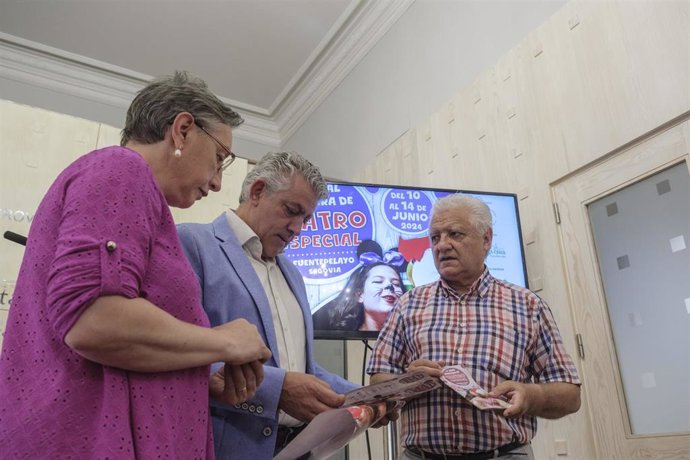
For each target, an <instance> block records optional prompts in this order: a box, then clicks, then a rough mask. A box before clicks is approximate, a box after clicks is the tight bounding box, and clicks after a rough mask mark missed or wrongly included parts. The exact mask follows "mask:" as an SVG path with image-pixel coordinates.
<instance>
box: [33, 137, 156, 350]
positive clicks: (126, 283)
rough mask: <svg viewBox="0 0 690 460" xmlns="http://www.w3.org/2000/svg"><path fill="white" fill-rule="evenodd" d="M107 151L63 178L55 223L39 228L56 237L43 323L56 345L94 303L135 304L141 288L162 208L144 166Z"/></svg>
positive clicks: (131, 156)
mask: <svg viewBox="0 0 690 460" xmlns="http://www.w3.org/2000/svg"><path fill="white" fill-rule="evenodd" d="M114 150H115V151H114V152H110V154H108V153H105V152H104V153H103V154H100V155H94V154H92V156H93V157H92V158H89V159H88V160H86V161H84V164H83V165H82V167H81V168H76V169H75V170H74V171H72V173H71V174H69V175H67V177H66V178H65V180H64V181H63V182H62V183H61V184H60V186H61V187H62V190H61V192H62V198H63V202H62V215H61V220H60V221H59V224H58V225H57V228H56V229H46V230H47V231H52V232H54V233H55V238H56V245H55V248H56V250H55V254H54V255H53V258H52V261H51V264H50V269H49V275H48V286H47V298H46V304H47V305H46V308H47V319H48V321H49V322H50V324H51V325H52V327H53V328H54V329H55V331H56V332H57V333H58V334H59V336H60V337H61V338H62V339H64V336H65V335H66V334H67V332H68V331H69V330H70V328H71V327H72V326H73V325H74V323H75V322H76V321H77V319H78V318H79V316H80V315H81V314H82V313H83V311H84V310H85V309H86V308H87V307H88V306H89V305H91V303H93V301H94V300H95V299H96V298H98V297H101V296H106V295H121V296H124V297H127V298H135V297H138V296H140V293H141V291H142V289H143V287H142V281H143V280H144V277H145V273H146V269H147V261H148V256H149V254H150V250H151V248H152V244H153V241H154V239H155V232H156V228H157V227H158V225H157V224H159V223H160V221H161V218H162V205H163V204H164V203H162V195H161V194H160V192H159V190H158V188H157V186H156V185H155V182H154V179H153V176H152V175H151V173H150V170H149V169H148V166H147V165H146V163H144V161H143V160H142V159H141V158H140V157H138V155H136V156H135V155H134V154H132V153H131V152H130V153H128V154H127V153H123V152H121V151H120V152H118V151H117V149H114ZM99 153H100V152H99Z"/></svg>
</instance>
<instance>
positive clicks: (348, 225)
mask: <svg viewBox="0 0 690 460" xmlns="http://www.w3.org/2000/svg"><path fill="white" fill-rule="evenodd" d="M328 191H329V196H328V198H326V199H324V200H321V201H320V202H319V204H318V206H317V207H316V210H315V211H314V216H313V218H312V219H311V220H310V221H309V222H307V223H306V224H304V226H303V227H302V232H301V233H300V235H299V236H297V237H296V238H295V239H294V240H293V241H292V242H291V243H290V245H289V246H288V248H287V249H286V251H285V255H286V256H287V257H288V259H290V260H291V261H292V262H293V263H294V264H295V266H296V267H297V269H298V270H299V271H300V272H301V274H302V276H303V278H304V283H305V285H306V288H307V296H308V301H309V305H310V306H311V311H312V318H313V319H314V337H315V338H317V339H338V340H342V339H375V338H376V337H377V336H378V332H379V331H378V330H377V329H378V327H376V324H377V323H380V321H372V318H378V319H380V318H381V315H387V312H388V311H390V309H391V307H390V306H391V304H392V303H394V301H395V300H397V298H398V297H399V295H401V293H402V292H404V291H407V290H409V289H411V288H413V287H414V286H420V285H422V284H426V283H430V282H433V281H436V280H438V277H439V275H438V272H437V271H436V268H435V267H434V262H433V257H432V255H431V249H430V244H429V238H428V226H429V220H430V212H431V207H432V205H433V204H434V202H435V201H436V200H438V199H439V198H441V197H443V196H445V195H450V194H453V193H457V192H462V193H465V194H468V195H473V196H476V197H478V198H480V199H482V200H484V202H485V203H486V204H487V205H488V206H489V208H490V209H491V213H492V217H493V229H494V237H493V243H492V247H491V249H490V252H489V255H488V257H487V259H486V265H487V267H488V268H489V271H490V272H491V274H492V275H493V276H495V277H496V278H500V279H504V280H506V281H509V282H511V283H514V284H517V285H520V286H524V287H527V272H526V268H525V258H524V254H523V246H522V234H521V232H520V216H519V212H518V202H517V196H516V195H515V194H510V193H488V192H476V191H467V190H446V189H434V188H419V187H401V186H389V185H373V184H354V183H346V182H329V183H328ZM377 266H378V268H377ZM365 279H366V281H365ZM358 280H359V283H358ZM365 304H366V305H367V309H368V310H367V311H368V312H370V313H371V314H369V315H366V316H367V318H365V317H364V315H363V305H365Z"/></svg>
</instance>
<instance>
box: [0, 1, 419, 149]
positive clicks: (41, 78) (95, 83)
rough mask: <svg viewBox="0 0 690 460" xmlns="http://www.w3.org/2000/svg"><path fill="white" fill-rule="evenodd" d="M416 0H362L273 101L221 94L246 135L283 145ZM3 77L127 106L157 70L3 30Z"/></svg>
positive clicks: (0, 38) (0, 44) (0, 48)
mask: <svg viewBox="0 0 690 460" xmlns="http://www.w3.org/2000/svg"><path fill="white" fill-rule="evenodd" d="M413 2H414V0H396V1H377V0H362V1H361V2H358V3H355V4H354V5H353V7H351V8H350V9H349V10H348V11H347V14H344V15H343V17H342V18H341V20H340V21H339V22H338V23H336V24H335V25H334V27H333V29H332V30H331V31H330V32H329V33H328V34H327V36H326V37H325V38H324V40H323V41H322V42H321V44H320V45H319V47H317V49H316V50H315V52H314V53H312V55H311V56H310V57H309V59H308V60H307V62H305V65H303V66H302V68H300V71H299V72H298V73H297V74H296V75H295V77H294V78H293V79H292V80H291V81H290V83H289V84H288V85H287V86H286V88H284V90H283V91H282V92H281V94H280V96H279V97H278V98H277V99H276V100H275V101H274V102H273V104H272V105H271V108H268V109H267V108H261V107H256V106H252V105H249V104H246V103H242V102H240V101H235V100H231V99H228V98H222V99H223V101H224V102H226V103H227V104H229V105H231V106H232V107H233V108H234V109H236V110H237V111H238V112H239V113H240V115H242V117H243V118H244V119H245V123H244V124H242V125H241V126H240V127H239V128H238V129H237V131H236V134H235V136H236V137H237V138H240V139H245V140H249V141H252V142H258V143H261V144H265V145H268V146H272V147H278V148H279V147H281V146H282V144H284V143H285V142H286V141H287V140H288V139H289V138H290V136H292V135H293V134H294V133H295V132H296V131H297V130H298V129H299V127H300V126H301V125H302V124H303V123H304V122H305V121H306V120H307V118H308V117H309V115H311V114H312V113H313V112H314V110H316V108H317V107H318V106H319V104H321V103H322V102H323V100H324V99H326V97H328V95H329V94H330V93H331V92H332V91H333V90H334V89H335V88H336V87H337V86H338V85H339V84H340V83H341V82H342V81H343V80H344V79H345V77H346V76H347V74H348V73H349V72H350V71H351V70H352V69H353V68H354V67H355V66H356V65H357V63H359V61H360V60H361V59H362V58H363V57H364V56H366V54H367V53H368V52H369V50H371V48H373V47H374V45H375V44H376V43H377V42H378V40H379V39H380V38H381V37H382V36H383V35H384V34H385V33H386V32H387V31H388V29H389V28H390V27H391V26H392V25H393V24H394V23H395V22H396V21H397V20H398V19H399V18H400V16H402V14H403V13H404V12H405V11H406V10H407V8H409V6H410V5H411V4H412V3H413ZM0 78H4V79H8V80H13V81H18V82H20V83H25V84H29V85H32V86H36V87H40V88H45V89H49V90H51V91H55V92H58V93H63V94H67V95H70V96H75V97H79V98H83V99H86V100H90V101H95V102H98V103H101V104H105V105H109V106H113V107H117V108H121V109H125V110H126V109H127V107H129V104H130V102H131V100H132V99H133V98H134V96H135V94H136V93H137V91H139V90H140V89H141V88H142V87H143V86H145V85H146V84H147V83H148V82H149V81H151V80H152V78H153V77H152V76H150V75H146V74H142V73H138V72H135V71H133V70H130V69H125V68H122V67H118V66H115V65H112V64H108V63H106V62H102V61H98V60H95V59H91V58H88V57H85V56H80V55H77V54H73V53H69V52H67V51H64V50H60V49H57V48H53V47H50V46H47V45H43V44H41V43H37V42H32V41H30V40H25V39H23V38H20V37H16V36H14V35H10V34H6V33H3V32H0Z"/></svg>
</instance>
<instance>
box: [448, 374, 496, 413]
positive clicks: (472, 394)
mask: <svg viewBox="0 0 690 460" xmlns="http://www.w3.org/2000/svg"><path fill="white" fill-rule="evenodd" d="M441 380H442V381H443V383H445V384H446V385H447V386H448V387H449V388H451V389H452V390H454V391H455V392H456V393H458V394H459V395H460V396H462V397H463V398H465V399H467V400H468V401H469V402H471V403H472V404H473V405H474V406H475V407H478V408H479V409H482V410H486V409H499V410H504V409H507V408H508V407H510V404H509V403H508V402H507V401H506V400H504V399H499V398H492V397H490V396H489V392H488V391H486V390H485V389H484V388H482V387H480V386H479V384H478V383H477V382H476V381H475V380H474V379H473V378H472V376H471V375H470V373H469V372H468V371H467V369H465V368H464V367H462V366H459V365H458V366H446V367H444V368H443V374H442V375H441Z"/></svg>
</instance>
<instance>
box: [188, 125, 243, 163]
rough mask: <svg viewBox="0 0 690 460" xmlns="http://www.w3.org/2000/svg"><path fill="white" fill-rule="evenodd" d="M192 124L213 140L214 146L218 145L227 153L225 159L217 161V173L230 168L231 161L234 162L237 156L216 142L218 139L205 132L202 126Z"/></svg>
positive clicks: (218, 141) (219, 142)
mask: <svg viewBox="0 0 690 460" xmlns="http://www.w3.org/2000/svg"><path fill="white" fill-rule="evenodd" d="M194 124H195V125H196V127H197V128H199V129H200V130H202V131H203V132H204V133H206V135H207V136H208V137H210V138H211V139H213V140H214V141H215V142H216V144H218V145H219V146H220V148H222V149H223V150H224V151H225V153H227V156H226V157H225V158H223V159H222V160H219V162H218V172H222V171H225V170H226V169H227V167H228V166H230V165H231V164H232V162H233V161H235V158H236V157H237V155H235V154H234V153H232V151H231V150H230V149H229V148H227V147H226V146H225V144H223V143H222V142H221V141H220V140H218V138H217V137H216V136H214V135H213V134H211V133H209V132H208V131H206V130H205V129H204V127H203V126H201V125H199V124H198V123H196V122H195V123H194Z"/></svg>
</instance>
